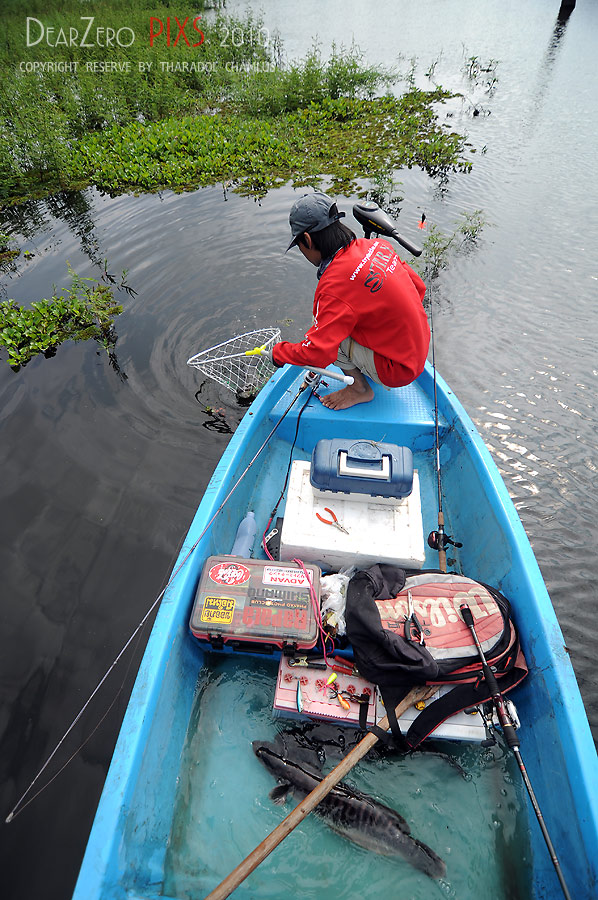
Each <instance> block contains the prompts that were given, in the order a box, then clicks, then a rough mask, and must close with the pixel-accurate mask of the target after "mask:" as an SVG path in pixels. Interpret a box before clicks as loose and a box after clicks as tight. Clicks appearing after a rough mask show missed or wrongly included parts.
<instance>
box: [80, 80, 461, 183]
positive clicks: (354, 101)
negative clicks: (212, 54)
mask: <svg viewBox="0 0 598 900" xmlns="http://www.w3.org/2000/svg"><path fill="white" fill-rule="evenodd" d="M449 96H450V94H449V93H448V92H446V91H443V90H442V89H441V88H437V89H436V90H434V91H419V90H412V91H409V92H408V93H407V94H404V95H403V96H402V97H400V98H395V97H383V98H378V99H373V100H368V99H359V98H348V97H340V98H337V99H329V98H325V99H323V100H321V101H319V102H317V103H316V102H312V103H310V104H309V105H308V106H307V107H305V108H301V109H298V110H296V111H294V112H292V113H288V114H286V115H284V116H277V117H274V118H263V119H259V118H255V117H251V116H243V115H240V114H236V115H226V114H221V115H218V116H213V115H212V116H210V115H204V116H183V117H179V118H169V119H163V120H161V121H160V122H152V123H147V124H142V123H140V122H135V123H131V124H129V125H126V126H117V125H113V126H112V127H110V128H106V129H104V130H103V131H102V132H101V133H94V134H91V135H88V136H85V137H83V138H81V140H80V141H78V142H77V144H76V145H75V146H74V147H73V150H72V155H71V158H70V160H69V164H68V172H69V179H70V180H72V181H73V182H82V181H90V182H92V183H94V184H96V185H97V186H98V187H100V188H101V189H103V190H105V191H107V192H108V193H114V194H116V193H122V192H123V191H126V190H139V191H152V190H157V189H159V188H162V187H170V188H172V189H174V190H185V189H191V188H195V187H198V186H203V185H207V184H216V183H218V182H222V183H225V184H227V185H233V186H234V188H235V189H236V190H237V191H239V192H240V193H243V194H248V195H257V196H261V195H263V194H265V193H266V191H267V190H269V189H270V188H273V187H276V186H277V185H279V184H282V183H284V182H286V181H289V180H292V181H293V183H294V184H295V185H297V186H299V185H316V184H320V183H321V181H322V178H324V177H328V178H329V179H330V181H331V189H332V190H333V191H334V192H336V193H345V194H347V193H350V192H352V191H355V190H358V189H359V186H358V173H359V174H361V173H367V172H374V173H375V174H376V177H377V178H378V179H380V178H381V177H383V176H382V174H381V173H389V176H388V177H390V173H392V172H393V171H395V170H398V169H400V168H411V167H412V166H420V167H421V168H422V169H424V170H425V171H426V172H428V173H429V174H430V175H432V176H435V175H439V174H443V173H446V172H450V171H468V170H469V169H470V168H471V163H470V162H469V160H468V159H467V151H468V145H467V142H466V140H465V138H464V137H463V136H462V135H459V134H457V133H455V132H451V131H450V130H449V129H448V128H446V127H445V126H443V125H441V124H440V122H439V120H438V116H437V113H436V109H435V107H436V105H437V104H439V103H442V102H443V101H444V100H445V99H447V98H448V97H449ZM387 180H388V179H387Z"/></svg>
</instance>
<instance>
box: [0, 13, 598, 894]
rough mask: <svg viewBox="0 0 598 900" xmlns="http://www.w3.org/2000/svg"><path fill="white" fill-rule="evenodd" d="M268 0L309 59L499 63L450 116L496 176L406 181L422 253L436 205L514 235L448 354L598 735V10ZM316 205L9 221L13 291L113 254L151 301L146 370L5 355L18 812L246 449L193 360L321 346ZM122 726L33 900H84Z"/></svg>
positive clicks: (455, 310)
mask: <svg viewBox="0 0 598 900" xmlns="http://www.w3.org/2000/svg"><path fill="white" fill-rule="evenodd" d="M260 5H261V6H262V7H263V8H264V16H265V22H266V25H267V26H268V27H269V28H271V30H274V28H275V27H279V28H280V30H281V33H282V35H283V38H284V40H285V46H286V47H287V51H288V52H289V53H290V54H292V53H296V54H298V55H301V54H304V53H305V52H306V50H307V49H308V48H309V46H310V44H311V35H312V29H313V28H315V27H318V28H319V29H320V33H321V36H322V37H323V39H324V42H325V43H326V44H329V43H330V41H331V39H332V37H333V36H334V39H335V40H337V42H341V41H344V42H345V44H350V42H351V39H352V37H353V36H354V37H355V39H356V41H357V43H358V44H360V46H361V47H362V49H363V50H364V51H365V53H366V56H367V58H368V59H369V60H371V61H372V62H382V63H386V64H394V63H395V62H396V61H397V58H398V55H399V54H403V56H404V57H406V58H409V57H411V56H416V57H418V58H419V59H420V60H421V66H420V69H419V71H420V73H421V78H422V79H424V84H425V76H424V75H423V73H424V72H425V70H426V67H427V66H429V64H430V61H431V60H435V59H438V60H439V61H438V64H437V66H436V69H435V74H434V77H435V79H436V80H437V81H438V82H439V83H441V84H447V85H448V86H449V87H452V88H454V89H456V90H458V89H459V87H460V86H463V87H465V84H464V82H463V62H464V57H465V58H467V57H469V56H473V55H477V56H478V57H479V58H480V59H482V60H488V59H496V60H498V65H497V68H496V77H497V79H498V84H497V87H496V90H495V91H494V93H493V95H492V97H491V98H490V99H489V100H488V101H486V100H485V101H484V103H485V104H486V105H487V106H488V109H489V112H490V115H487V116H478V117H473V116H472V115H471V110H470V105H469V104H468V103H463V102H462V101H456V102H455V104H454V105H453V106H451V108H450V109H449V110H447V120H446V121H447V124H448V125H449V126H450V127H454V128H456V129H459V130H461V129H467V131H468V133H469V139H470V140H471V142H472V144H473V145H474V147H476V148H477V150H478V153H477V154H476V156H475V157H474V162H475V165H474V170H473V172H472V173H471V174H470V175H459V176H454V177H452V178H450V179H449V180H448V181H445V182H444V183H443V184H442V185H439V184H438V183H436V182H433V181H431V180H430V179H428V178H427V177H426V176H424V175H422V174H421V173H419V172H416V171H413V170H411V171H406V172H401V173H398V175H397V179H396V180H397V182H400V185H399V187H398V189H397V193H400V194H401V195H402V196H403V197H404V200H403V201H402V203H401V204H400V207H401V214H400V227H401V230H402V231H403V232H404V233H405V235H406V236H407V237H409V238H411V239H412V240H414V241H417V239H418V238H421V235H422V232H420V231H419V230H418V229H417V225H418V223H419V222H420V221H421V215H422V212H425V215H426V224H427V227H428V228H429V227H431V226H432V225H437V226H438V227H439V228H441V229H442V230H444V231H446V232H448V231H450V230H452V228H453V227H454V224H455V222H456V221H458V220H459V216H460V214H461V213H463V212H471V211H473V210H475V209H482V210H483V211H484V214H485V217H486V219H487V220H488V222H489V223H490V225H489V226H488V228H487V229H485V231H484V232H483V235H482V238H481V240H480V242H479V245H478V249H477V250H476V251H474V252H471V253H468V254H462V255H459V256H458V257H456V258H455V260H454V263H453V264H452V265H451V267H450V268H449V269H448V270H446V271H445V272H443V273H442V276H441V278H440V279H439V282H438V286H437V288H435V290H434V297H433V302H434V304H435V332H436V351H437V356H436V359H437V363H438V367H439V370H440V372H441V373H442V374H443V376H444V377H445V378H446V379H447V381H448V382H449V384H450V385H451V387H453V388H454V390H455V392H456V394H457V396H459V398H460V399H461V401H462V402H463V403H464V405H465V406H466V408H467V409H468V411H469V412H470V414H471V415H472V417H473V418H474V420H475V422H476V424H477V425H478V427H479V428H480V431H481V433H482V435H483V437H484V439H485V440H486V442H487V443H488V445H489V447H490V448H491V451H492V453H493V455H494V458H495V459H496V461H497V463H498V465H499V468H500V470H501V472H502V473H503V477H504V478H505V482H506V484H507V487H508V490H509V492H510V493H511V496H512V497H513V499H514V502H515V504H516V506H517V508H518V510H519V513H520V515H521V517H522V520H523V523H524V526H525V528H526V530H527V532H528V534H529V535H530V538H531V541H532V544H533V547H534V551H535V553H536V555H537V558H538V561H539V563H540V566H541V569H542V571H543V574H544V576H545V579H546V581H547V584H548V588H549V591H550V593H551V596H552V599H553V602H554V604H555V607H556V609H557V612H558V614H559V618H560V622H561V625H562V628H563V631H564V635H565V642H566V644H567V647H568V648H569V651H570V653H571V658H572V662H573V665H574V667H575V670H576V673H577V676H578V679H579V681H580V684H581V688H582V693H583V696H584V699H585V702H586V707H587V710H588V713H589V717H590V720H591V721H592V723H593V725H594V726H595V727H596V726H598V687H597V684H596V677H595V659H594V656H595V652H594V646H595V641H596V623H595V615H594V605H595V587H594V585H595V584H596V583H598V571H597V569H598V563H597V562H596V559H595V555H594V554H592V553H591V552H589V550H588V544H589V543H591V535H593V531H594V518H595V517H594V502H593V498H594V496H595V481H596V469H597V468H598V437H597V431H596V400H595V398H596V396H597V395H598V383H597V382H598V367H597V365H596V359H598V340H597V338H596V333H597V327H596V288H597V282H598V268H597V263H596V255H595V246H596V244H597V242H598V215H597V213H596V210H598V196H597V194H598V187H597V185H596V182H595V179H594V178H593V177H592V173H593V172H594V171H595V168H596V149H595V148H596V144H595V135H594V122H595V118H596V96H595V88H594V84H595V78H594V77H593V75H594V73H595V71H596V57H595V48H594V37H593V36H594V35H595V34H596V32H597V28H598V6H597V5H596V4H587V3H586V4H579V5H578V7H577V8H576V9H575V11H574V13H573V14H572V15H571V16H570V18H568V20H567V21H561V22H557V23H556V24H555V9H556V5H555V9H550V8H547V6H546V4H545V3H544V2H540V0H531V2H530V3H526V4H519V3H515V2H510V3H506V4H505V3H504V2H499V0H489V2H487V3H485V4H471V5H470V7H469V9H468V15H467V16H463V4H462V0H446V2H443V3H442V4H438V3H437V2H436V0H422V2H420V3H419V4H418V5H417V10H416V8H415V6H414V5H413V4H412V3H411V2H407V0H400V2H395V0H393V2H390V0H386V2H384V0H381V2H380V3H378V4H376V10H375V15H371V14H370V13H371V10H370V7H368V8H367V10H366V9H365V7H364V6H363V4H359V3H353V4H347V2H346V0H343V2H340V0H330V3H327V4H326V5H325V6H324V5H322V4H321V3H319V2H318V3H316V0H306V2H305V3H303V4H301V6H298V7H296V8H293V9H290V8H289V6H288V5H286V4H285V5H283V4H278V3H274V2H272V0H270V2H262V3H261V4H260ZM243 6H244V4H243ZM229 8H230V11H231V12H234V11H235V9H236V4H235V3H232V2H231V0H229ZM422 22H425V25H426V27H425V28H424V27H422ZM464 47H465V48H466V49H467V52H466V54H465V53H464ZM418 77H419V76H418ZM473 99H474V100H475V101H478V100H479V99H480V98H478V96H477V94H476V95H475V97H474V98H473ZM483 148H486V152H484V153H482V152H481V151H482V149H483ZM293 199H294V192H293V190H292V188H290V187H289V186H286V187H284V188H282V189H281V190H279V191H276V192H273V193H272V194H269V195H268V196H267V197H265V198H264V199H263V200H262V201H261V202H260V203H259V204H258V203H254V202H253V201H251V200H246V199H242V198H239V197H238V196H237V195H235V194H233V193H230V192H229V193H228V194H227V195H225V196H223V192H222V188H221V187H215V188H213V189H206V190H203V191H197V192H194V193H191V194H183V195H174V194H172V193H169V192H163V193H162V194H156V195H152V196H140V197H133V196H122V197H117V198H109V197H106V196H102V195H100V194H99V193H98V192H96V191H93V190H89V191H85V192H82V193H72V194H67V195H60V196H59V197H56V198H53V199H52V200H50V201H30V202H29V203H27V204H24V205H23V206H22V207H15V208H14V209H12V210H10V211H9V213H6V215H9V216H10V219H9V220H7V219H5V220H4V222H3V226H2V230H5V231H6V230H10V232H11V233H13V234H14V236H15V238H17V239H18V243H19V246H20V247H21V248H22V250H23V251H24V250H27V249H29V250H31V251H32V253H34V254H35V255H34V257H33V258H31V259H28V260H26V259H24V258H23V256H21V257H19V259H18V260H17V262H16V265H15V268H14V270H13V271H12V272H8V273H3V276H2V286H1V291H2V294H1V296H3V297H14V298H15V299H16V300H17V301H18V302H22V303H28V302H29V301H31V300H32V299H36V298H39V297H43V296H48V292H49V291H51V290H52V286H53V285H57V286H60V285H62V284H64V282H65V278H66V266H65V260H67V259H68V260H69V262H70V264H71V266H72V267H73V269H74V270H75V271H77V272H78V273H79V274H81V275H82V276H93V277H96V278H99V277H100V275H101V270H102V266H103V261H104V259H108V261H109V267H110V269H109V271H110V272H119V273H120V272H121V271H122V270H123V269H127V270H128V283H129V284H131V285H132V286H133V287H134V289H135V290H136V291H137V294H136V295H135V296H128V295H127V294H126V292H124V293H123V294H122V297H121V298H120V299H121V302H123V305H124V312H123V313H122V315H121V316H119V319H118V336H119V337H118V345H117V353H118V364H119V366H120V367H121V369H122V370H123V371H124V372H126V374H127V376H128V377H127V380H126V381H122V380H121V379H119V378H118V376H117V374H116V373H115V372H114V371H112V370H111V369H110V366H109V364H108V360H107V358H106V354H105V353H104V351H101V352H100V353H97V352H96V348H94V347H93V346H92V345H82V344H80V345H72V344H70V345H69V344H67V345H63V346H62V347H61V348H60V349H59V351H58V352H57V354H56V356H55V357H54V358H53V359H49V360H44V359H37V360H34V361H32V362H31V363H30V364H29V365H28V366H27V368H26V369H25V370H24V371H23V372H21V373H19V374H18V375H14V374H13V373H12V372H11V371H10V370H9V369H8V367H7V366H6V364H5V363H4V362H2V364H1V365H0V423H1V426H2V443H1V445H0V463H1V466H2V473H3V479H2V487H1V489H0V490H1V493H2V501H3V515H2V517H0V537H1V539H0V548H1V549H0V564H1V567H2V572H3V575H4V584H5V590H4V592H3V598H4V602H3V612H2V615H3V622H2V634H3V638H4V640H3V647H2V650H3V652H2V655H1V656H0V668H1V691H2V693H1V696H2V700H3V715H2V718H1V719H0V742H1V752H0V761H1V765H2V776H3V777H2V779H1V780H0V783H1V787H0V799H1V801H2V806H3V808H4V809H5V810H8V809H9V808H10V807H11V805H12V803H13V802H14V799H15V797H16V796H17V795H19V794H20V793H21V792H22V791H23V790H24V789H25V788H26V786H27V785H28V784H29V782H30V780H31V778H32V777H33V776H34V774H35V773H36V771H37V770H38V768H39V766H40V765H41V763H42V762H43V761H44V759H45V758H46V756H47V755H48V753H49V752H50V751H51V749H52V748H53V747H54V746H55V744H56V743H57V742H58V740H59V739H60V737H61V736H62V734H63V733H64V731H65V729H66V727H67V726H68V724H69V723H70V721H71V720H72V718H73V717H74V716H75V714H76V713H77V712H78V710H79V708H80V706H81V703H82V701H83V700H84V699H85V698H86V697H87V696H88V695H89V693H90V691H91V690H92V689H93V687H94V686H95V684H96V683H97V681H98V680H99V678H100V677H101V675H102V674H103V673H104V672H105V671H106V669H107V667H108V666H109V665H110V663H111V662H112V660H113V659H114V657H115V656H116V654H117V652H118V650H119V649H120V647H121V646H122V644H123V641H124V639H126V637H128V635H129V634H130V633H131V631H132V630H133V629H134V627H135V626H136V624H137V623H138V622H139V621H140V619H141V618H142V616H143V614H144V613H145V611H146V609H147V608H148V607H149V605H150V604H151V602H152V601H153V599H154V598H155V596H156V595H157V594H158V592H159V590H160V588H161V586H162V583H163V579H164V578H165V576H166V575H167V573H168V571H169V568H170V566H171V564H172V560H173V559H174V558H175V557H176V553H177V549H178V546H179V543H180V541H181V540H182V537H183V535H184V533H185V532H186V529H187V527H188V524H189V521H190V519H191V517H192V515H193V513H194V511H195V508H196V506H197V501H198V498H199V497H200V496H201V494H202V491H203V489H204V488H205V485H206V484H207V481H208V479H209V476H210V474H211V471H212V470H213V468H214V466H215V465H216V463H217V461H218V459H219V458H220V455H221V454H222V452H223V450H224V448H225V446H226V443H227V441H228V440H229V429H228V428H226V427H225V424H226V425H228V426H230V428H232V429H234V427H235V426H236V424H237V423H238V421H239V420H240V417H241V415H242V412H243V411H242V410H241V409H240V408H239V406H238V405H237V403H236V400H235V398H234V396H233V395H232V394H231V393H230V392H227V391H226V390H225V389H224V388H221V387H219V386H218V385H215V384H213V383H212V382H209V383H208V382H205V384H204V381H203V379H202V378H201V376H199V375H198V373H196V372H194V371H193V370H190V369H189V368H188V367H187V366H186V360H187V359H188V358H189V356H191V355H192V354H193V353H195V352H197V351H198V350H200V349H201V348H203V347H207V346H211V345H212V344H215V343H217V342H218V341H220V340H225V339H227V338H229V337H231V336H233V335H234V334H238V333H241V332H244V331H247V330H250V329H254V328H259V327H262V326H271V325H276V324H278V325H279V326H280V327H281V330H282V332H283V338H284V339H289V340H297V339H299V338H300V337H301V336H302V335H303V334H304V329H305V328H306V327H307V325H308V323H309V320H310V315H311V300H312V297H313V289H314V281H313V273H312V272H311V271H310V270H309V269H306V263H305V261H304V260H303V259H302V258H299V256H298V255H297V256H294V255H293V254H292V253H289V254H288V255H285V253H284V251H285V249H286V244H287V242H288V237H287V230H288V211H289V208H290V206H291V204H292V201H293ZM350 202H351V201H350V200H347V201H344V202H343V201H341V206H344V208H345V209H346V210H349V209H350ZM350 224H353V223H350ZM355 227H356V226H355ZM423 234H424V235H425V234H426V232H423ZM196 395H197V397H196ZM198 401H199V402H198ZM208 409H209V410H211V412H208V411H207V410H208ZM221 424H222V427H220V425H221ZM117 680H118V676H117ZM108 693H110V691H108ZM110 700H111V696H106V698H105V703H102V704H100V705H101V709H100V710H99V711H97V710H94V711H93V714H92V715H90V717H89V719H88V720H86V722H85V723H82V726H81V729H80V731H79V734H78V735H76V736H73V741H72V744H71V745H69V746H68V747H66V746H65V747H64V758H68V756H69V755H70V754H71V753H72V752H74V750H75V749H76V746H77V742H78V741H79V742H80V740H82V739H83V738H84V737H85V736H87V735H88V734H89V733H90V731H91V730H92V729H93V727H94V725H95V723H96V722H97V720H98V719H99V718H100V716H101V714H102V712H103V711H104V709H105V708H106V707H107V706H108V705H109V702H110ZM123 708H124V707H123V703H121V705H120V710H119V712H120V714H121V715H122V711H123ZM117 730H118V713H117V712H116V711H115V712H114V717H113V718H112V719H110V721H109V723H106V724H105V725H104V726H103V727H102V729H100V730H99V731H98V732H97V733H96V734H94V736H93V737H92V739H91V741H90V742H89V744H88V745H87V746H86V748H85V751H84V753H83V754H80V755H79V756H78V757H77V758H76V760H75V762H74V763H73V764H72V765H71V767H70V768H69V769H68V770H67V772H66V773H65V774H64V775H63V776H61V778H60V779H58V780H57V781H56V782H54V784H53V786H52V788H51V789H50V790H49V791H48V792H46V793H45V794H43V795H42V796H41V797H40V798H39V799H38V800H37V801H36V803H35V806H33V805H32V807H31V808H30V810H28V811H27V812H26V813H24V814H23V815H22V816H21V817H19V818H17V819H16V820H15V822H14V823H13V824H12V825H11V826H10V828H8V829H6V830H5V835H4V836H5V844H4V845H5V847H6V854H7V857H8V859H7V861H6V864H5V866H4V868H3V872H4V875H5V883H6V892H7V896H11V897H13V898H15V900H21V898H23V900H24V898H29V897H31V896H38V895H39V896H42V895H43V896H45V897H48V898H50V900H54V898H56V900H58V898H60V900H62V898H64V897H66V896H69V895H70V892H71V889H72V886H73V883H74V879H75V877H76V872H77V869H78V865H79V861H80V857H81V854H82V852H83V849H84V846H85V840H86V837H87V833H88V830H89V827H90V825H91V820H92V817H93V813H94V810H95V804H96V802H97V799H98V796H99V792H100V790H101V786H102V782H103V777H104V775H105V771H106V767H107V765H108V761H109V759H110V755H111V752H112V746H113V742H114V739H115V736H116V732H117ZM64 758H63V760H61V761H64ZM59 809H60V810H61V814H60V815H57V811H58V810H59ZM66 848H68V850H67V849H66ZM58 853H60V859H61V866H60V867H59V871H56V867H55V865H54V863H55V859H56V856H57V854H58ZM32 858H35V860H36V866H35V867H32V866H31V865H30V860H31V859H32ZM50 871H52V872H54V874H53V875H52V877H51V884H50V883H49V878H48V874H47V873H48V872H50Z"/></svg>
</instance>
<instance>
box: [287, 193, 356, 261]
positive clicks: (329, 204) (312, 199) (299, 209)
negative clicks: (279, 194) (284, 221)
mask: <svg viewBox="0 0 598 900" xmlns="http://www.w3.org/2000/svg"><path fill="white" fill-rule="evenodd" d="M344 215H345V214H344V212H339V211H338V209H337V208H336V202H335V201H334V200H331V199H330V197H329V196H328V195H327V194H323V193H322V192H321V191H314V192H313V193H311V194H304V195H303V196H302V197H300V198H299V199H298V200H295V202H294V203H293V206H292V207H291V212H290V214H289V224H290V226H291V234H292V235H293V239H292V241H291V243H290V244H289V246H288V247H287V252H288V251H289V250H290V249H291V247H294V246H295V244H296V243H297V241H298V239H299V235H301V234H303V233H304V232H305V231H307V232H309V233H310V234H312V233H313V232H314V231H322V229H323V228H327V227H328V225H332V223H333V222H337V221H338V220H339V219H342V218H343V216H344Z"/></svg>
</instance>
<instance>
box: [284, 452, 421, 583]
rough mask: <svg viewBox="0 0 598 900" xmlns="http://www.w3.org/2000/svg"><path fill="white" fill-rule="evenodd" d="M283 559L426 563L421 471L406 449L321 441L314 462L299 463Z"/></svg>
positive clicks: (333, 567)
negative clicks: (420, 482)
mask: <svg viewBox="0 0 598 900" xmlns="http://www.w3.org/2000/svg"><path fill="white" fill-rule="evenodd" d="M280 558H281V559H283V560H284V559H295V558H298V559H304V560H309V561H310V562H313V563H315V564H316V565H318V566H319V567H320V568H321V569H324V570H326V571H337V570H339V569H342V568H344V567H346V566H352V565H355V566H357V567H359V568H367V567H368V566H372V565H375V564H376V563H380V562H386V563H393V564H394V565H398V566H402V567H403V568H406V569H421V568H422V566H423V564H424V560H425V546H424V531H423V522H422V511H421V498H420V489H419V476H418V472H417V470H416V469H414V468H413V456H412V453H411V450H409V448H407V447H398V446H396V445H394V444H379V443H376V442H373V441H366V440H358V439H356V440H351V439H344V440H340V439H336V440H332V441H329V440H321V441H319V442H318V443H317V444H316V446H315V448H314V451H313V454H312V459H311V463H310V462H306V461H304V460H295V461H294V462H293V465H292V467H291V475H290V479H289V486H288V492H287V502H286V508H285V512H284V520H283V524H282V532H281V537H280Z"/></svg>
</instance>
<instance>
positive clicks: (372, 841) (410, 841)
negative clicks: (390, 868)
mask: <svg viewBox="0 0 598 900" xmlns="http://www.w3.org/2000/svg"><path fill="white" fill-rule="evenodd" d="M252 746H253V752H254V753H255V755H256V756H257V757H258V759H259V760H260V762H262V763H263V764H264V766H265V767H266V768H267V769H268V771H269V772H270V773H271V774H272V775H274V777H275V778H277V779H278V780H279V782H281V783H280V784H279V785H278V786H277V787H275V788H274V789H273V790H272V791H271V793H270V798H271V799H272V800H273V801H274V802H275V803H283V802H284V800H285V798H286V796H287V794H288V793H289V792H291V791H294V792H296V793H298V794H300V795H301V796H302V797H304V796H307V794H309V793H311V791H312V790H313V789H314V788H315V787H317V785H318V784H319V783H320V782H321V781H322V779H323V775H322V773H321V770H320V768H319V760H318V755H317V753H315V751H311V750H306V749H305V748H301V747H294V748H292V750H290V749H289V748H288V747H287V746H286V745H285V743H284V741H283V740H282V739H281V736H280V735H279V736H278V738H277V739H276V740H275V741H274V742H269V741H253V744H252ZM314 811H315V812H316V813H317V814H318V815H319V816H321V817H322V818H323V819H324V820H325V822H326V823H327V824H328V825H329V826H330V828H332V829H333V830H334V831H336V832H338V833H339V834H342V835H343V836H344V837H346V838H348V839H349V840H351V841H353V842H354V843H355V844H359V846H360V847H364V848H365V849H366V850H372V851H373V852H374V853H380V854H381V855H383V856H401V857H403V859H405V860H407V862H409V863H411V865H412V866H415V868H416V869H420V870H421V871H422V872H425V874H426V875H429V876H430V877H431V878H441V877H442V876H444V875H445V874H446V866H445V863H444V862H443V860H442V859H441V858H440V857H439V856H438V855H437V854H436V853H434V851H433V850H431V849H430V847H427V846H426V844H424V843H422V841H418V840H417V838H414V837H412V836H411V833H410V828H409V825H408V824H407V822H406V821H405V819H403V817H402V816H400V815H399V813H398V812H396V810H394V809H390V807H388V806H384V805H383V804H382V803H378V801H377V800H374V798H373V797H370V796H368V795H367V794H362V793H361V792H359V791H356V790H353V789H352V788H349V787H347V785H345V784H343V783H342V782H340V783H339V784H337V785H336V786H335V787H334V788H333V789H332V790H331V791H330V793H329V794H328V795H327V796H326V797H324V799H323V800H321V801H320V803H319V804H318V806H317V807H316V809H315V810H314Z"/></svg>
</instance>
